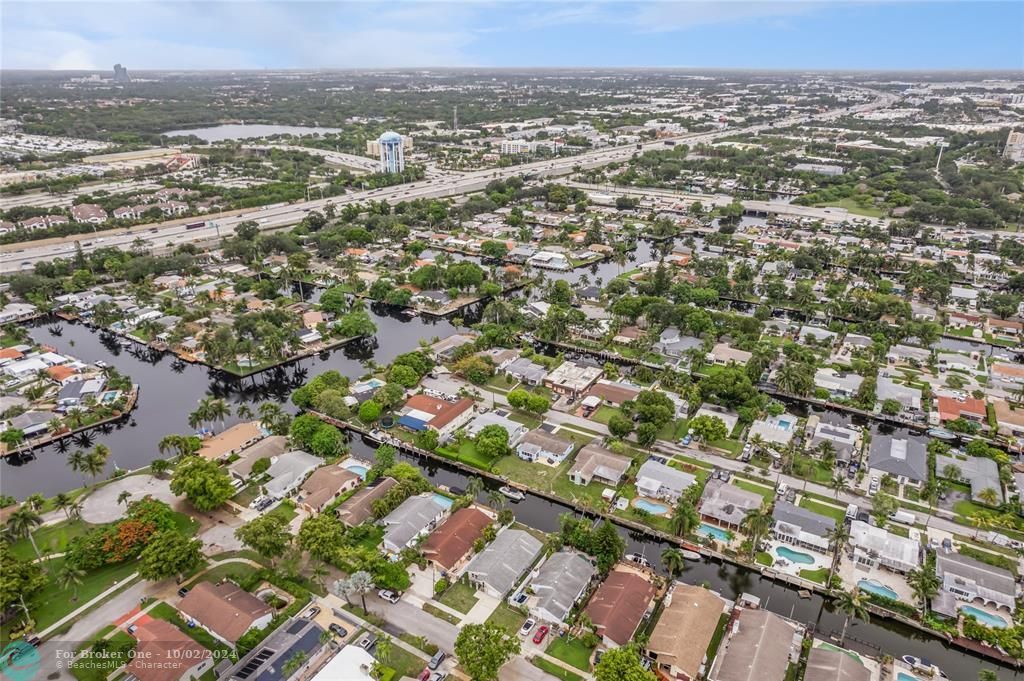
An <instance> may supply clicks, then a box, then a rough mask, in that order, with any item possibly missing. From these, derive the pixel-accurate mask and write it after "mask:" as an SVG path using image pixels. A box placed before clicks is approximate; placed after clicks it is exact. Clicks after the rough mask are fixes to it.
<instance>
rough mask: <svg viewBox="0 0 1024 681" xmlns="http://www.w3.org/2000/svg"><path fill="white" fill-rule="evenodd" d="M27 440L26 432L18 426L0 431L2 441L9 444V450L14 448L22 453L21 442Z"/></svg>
mask: <svg viewBox="0 0 1024 681" xmlns="http://www.w3.org/2000/svg"><path fill="white" fill-rule="evenodd" d="M24 441H25V433H24V432H23V431H21V430H19V429H18V428H8V429H7V430H5V431H4V432H2V433H0V442H2V443H4V444H5V445H6V446H7V451H10V450H11V448H14V451H15V452H17V453H19V454H20V453H21V444H22V443H23V442H24Z"/></svg>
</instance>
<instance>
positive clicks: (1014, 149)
mask: <svg viewBox="0 0 1024 681" xmlns="http://www.w3.org/2000/svg"><path fill="white" fill-rule="evenodd" d="M1003 156H1004V157H1006V158H1008V159H1010V160H1011V161H1013V162H1014V163H1024V132H1017V131H1016V130H1011V131H1010V134H1009V135H1007V136H1006V147H1005V148H1004V149H1003Z"/></svg>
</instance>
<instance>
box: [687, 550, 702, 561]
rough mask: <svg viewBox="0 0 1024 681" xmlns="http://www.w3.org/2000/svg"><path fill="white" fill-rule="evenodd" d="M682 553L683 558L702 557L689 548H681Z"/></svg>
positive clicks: (698, 558)
mask: <svg viewBox="0 0 1024 681" xmlns="http://www.w3.org/2000/svg"><path fill="white" fill-rule="evenodd" d="M682 554H683V558H685V559H686V560H700V559H701V557H702V556H701V555H700V554H699V553H697V552H696V551H691V550H689V549H683V550H682Z"/></svg>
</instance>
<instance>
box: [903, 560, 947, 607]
mask: <svg viewBox="0 0 1024 681" xmlns="http://www.w3.org/2000/svg"><path fill="white" fill-rule="evenodd" d="M907 584H908V585H909V586H910V588H911V590H912V591H913V592H914V597H915V598H917V600H918V601H920V603H921V608H922V609H923V611H924V612H925V613H927V612H928V604H929V603H930V602H931V600H932V597H933V596H934V595H935V594H937V593H939V585H940V582H939V578H938V577H937V576H936V574H935V571H934V570H933V569H932V568H931V567H930V566H928V565H924V566H922V567H920V568H917V569H916V570H911V571H910V572H909V573H908V574H907Z"/></svg>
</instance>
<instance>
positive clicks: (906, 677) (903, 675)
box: [896, 672, 920, 681]
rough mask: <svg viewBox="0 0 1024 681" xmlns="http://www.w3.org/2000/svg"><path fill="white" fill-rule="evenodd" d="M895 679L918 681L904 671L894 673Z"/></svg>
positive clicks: (898, 680) (899, 680)
mask: <svg viewBox="0 0 1024 681" xmlns="http://www.w3.org/2000/svg"><path fill="white" fill-rule="evenodd" d="M896 681H920V679H918V678H917V677H916V676H911V675H910V674H908V673H906V672H900V673H898V674H897V675H896Z"/></svg>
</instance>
